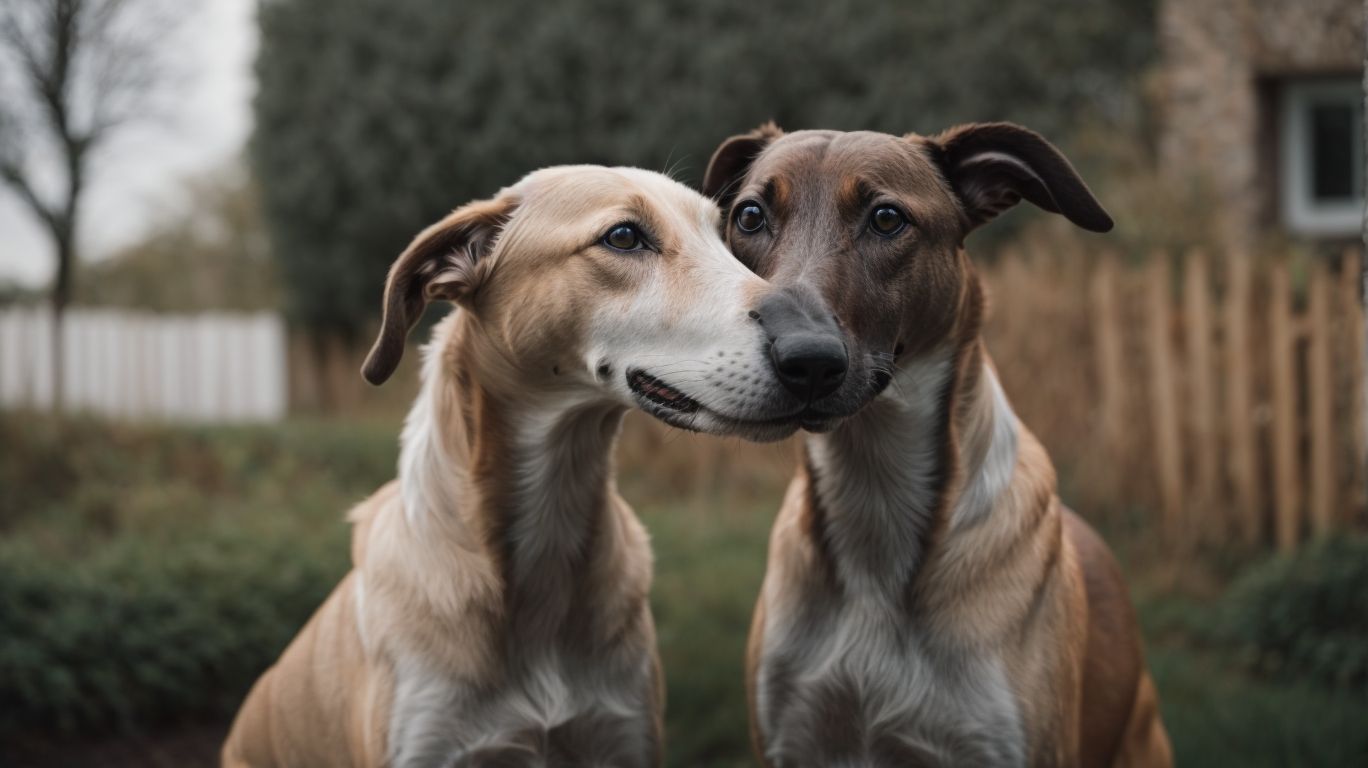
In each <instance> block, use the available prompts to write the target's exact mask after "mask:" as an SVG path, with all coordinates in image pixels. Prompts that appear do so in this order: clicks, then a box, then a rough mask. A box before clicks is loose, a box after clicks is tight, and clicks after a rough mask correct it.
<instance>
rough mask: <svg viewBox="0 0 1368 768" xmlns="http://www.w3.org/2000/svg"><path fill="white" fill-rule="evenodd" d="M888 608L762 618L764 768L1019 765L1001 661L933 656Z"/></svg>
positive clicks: (1019, 741) (1014, 712) (1018, 729)
mask: <svg viewBox="0 0 1368 768" xmlns="http://www.w3.org/2000/svg"><path fill="white" fill-rule="evenodd" d="M890 608H891V606H887V605H881V604H878V601H875V600H866V601H864V602H852V603H850V604H848V605H845V606H844V607H843V608H842V609H841V610H840V611H838V612H836V613H835V614H834V615H832V616H831V617H830V618H829V619H828V620H826V621H822V622H820V623H814V622H810V621H804V622H802V623H801V624H799V623H798V622H785V621H783V620H782V619H780V618H778V617H776V618H775V619H774V620H770V621H767V623H766V627H765V644H764V650H763V655H762V657H761V661H760V669H759V676H758V685H757V689H756V697H757V702H756V704H757V711H758V715H759V720H760V727H761V732H762V734H763V735H764V740H765V745H764V749H765V752H766V755H767V756H768V757H769V758H770V760H771V761H772V763H773V764H774V765H775V766H778V767H779V768H795V766H830V765H842V766H852V768H853V767H854V766H860V767H861V768H875V767H876V766H890V767H891V766H907V765H916V766H942V765H944V766H952V765H994V766H1013V765H1024V764H1025V752H1026V748H1025V737H1024V732H1023V729H1022V726H1021V722H1020V717H1019V713H1018V709H1017V704H1016V700H1015V698H1014V696H1013V693H1012V690H1011V687H1010V685H1009V683H1008V680H1007V677H1006V674H1005V670H1004V668H1003V665H1002V663H1001V662H1000V661H999V660H998V659H996V658H990V657H987V656H980V655H975V654H969V653H965V652H956V653H949V652H946V651H940V650H935V649H933V648H932V646H931V644H930V643H929V642H927V640H926V638H925V637H924V636H919V635H918V633H917V628H916V627H914V626H912V625H911V624H910V622H907V621H906V620H905V619H903V618H902V617H901V616H900V615H899V614H898V613H897V612H896V611H892V610H889V609H890ZM895 616H897V617H898V618H897V619H895V618H894V617H895Z"/></svg>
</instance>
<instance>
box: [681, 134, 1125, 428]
mask: <svg viewBox="0 0 1368 768" xmlns="http://www.w3.org/2000/svg"><path fill="white" fill-rule="evenodd" d="M704 192H705V193H706V194H708V195H710V196H712V197H714V198H715V199H717V200H718V201H719V203H720V204H721V205H722V207H723V209H724V210H725V211H726V212H727V223H726V233H727V242H728V245H730V247H731V249H732V251H733V252H734V253H735V254H736V256H737V258H739V259H740V260H741V261H742V262H743V263H744V264H745V265H746V266H748V267H750V268H751V269H752V270H754V271H755V272H756V274H758V275H760V276H761V277H764V278H766V279H767V280H769V281H770V283H771V284H772V285H774V286H775V288H776V289H778V290H780V291H791V292H797V293H800V294H804V295H807V301H808V302H809V303H815V304H816V305H818V306H820V307H822V308H824V309H819V310H817V311H819V312H820V311H824V310H825V311H828V312H830V313H831V314H833V315H834V316H835V318H836V321H837V322H838V323H839V324H840V328H841V334H842V341H843V343H844V345H845V347H846V349H847V350H848V353H849V366H848V372H847V375H846V376H845V380H844V383H843V384H842V385H841V386H840V387H838V388H836V389H834V390H832V391H831V392H829V393H827V394H826V395H825V396H824V397H822V398H820V399H817V400H815V401H814V402H813V404H812V406H811V408H812V410H813V411H815V416H814V420H820V418H821V417H830V418H833V419H834V418H840V417H843V416H848V415H850V414H852V413H854V412H856V411H858V410H859V409H860V408H861V407H863V406H864V405H865V404H866V403H868V402H869V401H870V400H872V399H873V398H874V397H876V396H877V395H878V394H879V393H880V392H882V391H883V389H884V388H885V387H887V386H888V384H889V382H890V380H891V378H892V375H893V371H894V365H895V361H897V360H900V359H912V358H915V357H917V356H919V355H922V354H925V353H928V352H930V351H932V350H936V349H941V348H943V347H945V346H946V345H947V343H953V342H954V340H955V339H956V338H957V337H964V336H970V335H973V334H977V332H978V314H979V311H980V310H979V307H980V304H981V301H982V299H981V291H980V288H979V286H978V282H977V278H976V277H975V275H974V270H973V267H972V264H971V263H970V262H969V260H968V257H967V256H966V255H965V253H964V249H963V243H964V238H965V236H966V235H968V234H969V233H970V232H971V231H972V230H974V229H975V228H976V227H978V226H980V225H982V224H984V223H986V222H988V221H990V220H992V219H993V218H994V217H995V216H997V215H998V214H999V213H1001V212H1002V211H1004V210H1006V209H1008V208H1010V207H1011V206H1013V205H1015V204H1016V203H1017V202H1019V201H1020V200H1022V199H1025V200H1028V201H1030V202H1032V203H1034V204H1035V205H1037V206H1039V207H1041V208H1043V209H1045V210H1047V211H1051V212H1054V213H1059V214H1062V215H1064V216H1065V217H1067V218H1068V219H1069V220H1070V221H1072V222H1073V223H1075V224H1077V225H1078V226H1080V227H1083V228H1084V229H1088V230H1092V231H1096V232H1104V231H1107V230H1109V229H1110V228H1111V226H1112V221H1111V219H1110V218H1109V217H1108V216H1107V213H1106V211H1104V210H1103V209H1102V207H1101V205H1099V204H1098V202H1097V200H1096V199H1094V197H1093V195H1092V193H1091V192H1090V191H1089V190H1088V188H1087V186H1086V185H1085V184H1084V183H1083V181H1082V180H1081V179H1080V178H1079V177H1078V174H1077V173H1076V172H1075V171H1074V169H1073V167H1072V166H1071V165H1070V164H1069V161H1068V160H1067V159H1065V157H1064V156H1063V155H1062V154H1060V152H1059V150H1057V149H1055V147H1054V146H1052V145H1051V144H1050V143H1049V142H1047V141H1046V140H1045V139H1043V138H1041V137H1040V136H1039V135H1037V134H1036V133H1033V132H1032V131H1029V130H1027V129H1025V128H1022V127H1020V126H1016V125H1012V124H1009V123H991V124H973V125H965V126H961V127H958V128H953V129H951V130H948V131H946V132H944V133H941V134H939V135H937V136H930V137H925V136H918V135H915V134H913V135H909V136H904V137H899V136H891V135H888V134H882V133H871V132H855V133H842V132H837V131H798V132H795V133H791V134H785V133H783V132H782V131H781V130H780V129H778V128H777V127H775V126H774V125H772V124H770V125H765V126H762V127H761V128H759V129H757V130H755V131H752V132H751V133H748V134H743V135H740V136H734V137H732V138H730V139H728V140H726V141H724V142H723V143H722V145H721V146H720V147H719V148H718V149H717V151H716V152H715V153H714V155H713V158H712V161H711V163H710V164H709V167H708V171H707V175H706V177H705V180H704Z"/></svg>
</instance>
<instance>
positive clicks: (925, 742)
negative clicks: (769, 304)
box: [705, 124, 1172, 768]
mask: <svg viewBox="0 0 1368 768" xmlns="http://www.w3.org/2000/svg"><path fill="white" fill-rule="evenodd" d="M776 189H783V190H784V191H785V194H784V195H783V196H782V198H781V197H780V196H777V195H775V194H774V190H776ZM705 191H707V192H709V193H710V194H714V195H716V196H717V197H719V199H720V200H721V201H722V202H723V203H724V204H725V205H728V206H731V207H732V209H733V211H736V210H739V209H740V206H742V205H748V206H760V207H761V209H762V210H763V211H764V212H765V214H766V219H767V223H768V226H767V227H766V228H763V229H761V230H758V231H755V232H754V233H750V232H744V231H741V230H739V229H738V228H737V227H736V226H735V224H734V222H733V225H732V226H731V227H730V228H729V232H728V241H729V245H730V246H731V247H732V249H733V251H734V252H735V253H736V254H737V256H738V258H740V259H741V260H742V261H743V262H744V263H746V264H747V265H749V266H751V267H752V268H753V269H755V270H756V272H757V273H758V274H760V275H761V276H762V277H765V278H766V279H768V280H770V281H771V282H772V283H773V284H774V285H775V286H776V288H780V289H784V288H791V287H793V286H803V287H806V288H808V289H810V290H813V291H815V292H816V293H817V294H819V295H820V296H821V297H822V300H823V301H824V302H825V303H826V306H827V307H828V308H829V311H830V312H832V313H833V314H834V315H835V316H836V317H838V318H839V319H840V321H841V322H842V325H843V327H844V328H845V329H846V338H845V342H846V344H847V347H848V348H849V349H850V357H851V366H850V371H849V372H848V373H847V382H846V386H845V387H844V388H843V390H844V391H838V392H837V393H836V394H834V395H832V396H830V397H829V398H827V400H825V401H818V402H815V403H813V404H811V405H810V408H811V409H812V410H814V411H816V412H822V411H827V412H836V413H839V412H841V411H852V410H853V411H854V414H853V415H850V416H848V417H847V418H845V419H844V421H841V422H839V424H838V425H835V426H834V427H833V428H831V430H830V432H829V434H818V435H813V436H810V437H809V438H808V439H807V450H806V452H805V459H804V462H803V464H802V465H801V466H800V467H799V470H798V473H797V475H796V477H795V478H794V480H793V482H792V484H791V485H790V487H789V491H788V494H787V495H786V497H785V500H784V504H783V506H782V508H781V509H780V511H779V515H778V518H777V519H776V521H775V525H774V529H773V532H772V534H771V540H770V548H769V561H768V569H767V573H766V576H765V581H764V585H763V587H762V591H761V594H760V597H759V600H758V602H757V606H756V609H755V616H754V620H753V623H752V628H751V636H750V640H749V643H748V646H747V659H746V670H747V691H748V695H749V697H750V702H749V704H750V713H751V723H752V738H753V741H754V743H755V747H756V751H757V754H758V755H759V757H760V759H761V760H762V761H763V762H765V763H766V764H767V765H776V766H778V765H782V766H783V768H794V766H818V765H830V764H835V763H841V764H850V765H861V766H892V765H968V764H974V765H978V764H984V765H988V764H991V765H1013V764H1021V765H1032V766H1087V767H1088V768H1092V767H1093V766H1098V767H1100V766H1135V767H1136V768H1162V767H1163V766H1168V765H1171V763H1172V758H1171V754H1170V750H1169V745H1168V738H1167V735H1166V734H1165V732H1164V728H1163V725H1162V723H1161V721H1160V719H1159V712H1158V698H1157V694H1156V692H1155V689H1154V685H1153V682H1152V681H1151V679H1150V677H1149V675H1148V674H1147V673H1146V671H1145V666H1144V658H1143V651H1142V649H1141V644H1140V637H1139V632H1138V628H1137V626H1136V622H1135V617H1134V612H1133V609H1132V608H1131V604H1130V601H1129V598H1128V596H1127V592H1126V586H1125V583H1124V581H1123V580H1122V578H1121V574H1120V571H1119V569H1118V568H1117V566H1116V563H1115V561H1114V559H1113V558H1112V556H1111V553H1110V552H1109V551H1108V550H1107V548H1106V545H1105V544H1104V543H1103V542H1102V541H1101V539H1099V538H1098V537H1097V535H1096V534H1095V533H1094V532H1093V531H1092V530H1091V529H1090V528H1088V527H1087V525H1086V524H1085V523H1084V522H1082V520H1080V519H1079V518H1078V517H1077V516H1075V515H1074V514H1073V513H1072V512H1069V511H1068V510H1066V509H1064V508H1063V506H1062V505H1061V503H1060V501H1059V499H1058V497H1057V495H1056V485H1055V471H1054V467H1053V466H1052V464H1051V462H1050V459H1049V457H1048V455H1047V454H1046V452H1045V450H1044V448H1043V447H1042V446H1041V445H1040V444H1039V442H1038V441H1037V440H1036V439H1035V437H1034V436H1033V435H1031V433H1030V432H1029V430H1027V429H1026V427H1025V426H1024V425H1022V424H1020V423H1019V422H1018V421H1017V420H1016V417H1015V415H1014V414H1012V412H1011V410H1010V406H1009V404H1008V403H1007V401H1006V399H1005V396H1003V395H1002V393H1001V389H1000V385H999V384H998V383H997V380H996V374H995V372H994V370H993V367H992V364H991V361H990V360H989V358H988V355H987V352H986V351H985V350H984V349H983V344H982V341H981V339H980V335H979V333H980V327H981V324H982V316H983V313H984V297H983V291H982V289H981V287H980V285H979V282H978V278H977V276H976V275H975V273H974V269H973V265H972V263H971V262H970V260H969V259H968V257H967V255H966V254H965V252H964V250H963V247H962V246H963V238H964V236H965V234H967V232H968V231H969V230H971V229H972V228H973V227H975V226H978V225H979V224H982V223H984V222H985V221H988V220H990V219H991V218H993V217H994V216H996V215H997V214H998V213H1000V212H1001V211H1002V210H1004V209H1005V208H1007V207H1010V206H1011V205H1013V204H1015V203H1016V202H1017V201H1018V200H1021V199H1029V200H1030V201H1031V202H1034V203H1036V204H1037V205H1040V206H1041V207H1044V208H1046V209H1048V210H1052V211H1055V212H1059V213H1062V214H1063V215H1065V216H1067V217H1069V218H1070V220H1072V221H1074V222H1075V223H1078V224H1079V225H1080V226H1084V227H1086V228H1088V229H1093V230H1099V231H1100V230H1105V229H1107V228H1109V227H1110V226H1111V221H1110V218H1109V217H1108V216H1107V214H1106V213H1105V211H1103V210H1102V209H1101V207H1100V205H1098V204H1097V202H1096V201H1095V200H1094V199H1093V198H1092V196H1091V193H1090V192H1089V191H1088V190H1087V188H1086V186H1085V185H1084V184H1083V183H1082V181H1081V180H1080V179H1078V177H1077V175H1076V174H1075V172H1074V171H1073V169H1072V168H1071V167H1070V166H1069V164H1068V161H1067V160H1065V159H1064V158H1063V156H1062V155H1060V154H1059V153H1058V151H1057V150H1055V149H1054V148H1053V147H1051V146H1050V145H1049V144H1048V143H1047V142H1045V141H1044V140H1043V139H1041V138H1040V137H1039V136H1036V135H1035V134H1033V133H1031V132H1029V131H1026V130H1024V129H1020V128H1019V127H1016V126H1009V125H1005V124H990V125H970V126H962V127H960V128H956V129H953V130H951V131H947V132H946V133H944V134H941V135H940V136H935V137H929V138H927V137H921V136H916V135H912V136H907V137H895V136H888V135H886V134H876V133H838V132H834V131H800V132H797V133H793V134H783V133H782V132H781V131H780V130H779V129H777V128H776V127H774V126H773V125H767V126H763V127H762V128H761V129H759V130H757V131H755V132H752V133H751V134H746V135H742V136H737V137H733V138H732V139H730V140H728V141H727V142H724V143H723V145H722V146H721V147H719V149H718V151H717V153H716V154H715V155H714V156H713V160H712V163H711V165H710V168H709V170H708V173H707V178H706V181H705ZM877 205H893V206H896V207H897V208H898V209H899V210H900V211H902V212H903V213H904V215H905V219H906V221H907V222H908V224H907V226H906V227H905V229H904V230H903V231H900V232H898V233H897V234H896V235H894V236H889V237H880V236H878V235H877V234H876V233H873V232H872V231H868V230H867V229H866V227H867V226H868V225H867V223H866V222H867V221H868V220H869V219H868V217H869V216H870V212H871V211H872V210H873V209H874V206H877ZM862 367H863V368H864V369H866V370H867V371H870V372H872V373H864V372H862V370H861V368H862ZM879 371H888V372H889V373H890V374H891V384H890V383H888V382H887V381H885V385H887V388H886V389H884V388H883V385H881V384H880V383H879V379H878V377H877V376H876V375H874V374H875V373H877V372H879ZM862 373H863V375H862ZM852 403H853V404H854V405H852ZM861 408H862V409H861ZM863 606H868V607H863ZM999 681H1000V682H1001V683H1003V684H1005V688H1006V690H1001V689H999V688H998V687H997V686H998V685H999ZM899 686H901V687H899ZM767 729H768V730H767Z"/></svg>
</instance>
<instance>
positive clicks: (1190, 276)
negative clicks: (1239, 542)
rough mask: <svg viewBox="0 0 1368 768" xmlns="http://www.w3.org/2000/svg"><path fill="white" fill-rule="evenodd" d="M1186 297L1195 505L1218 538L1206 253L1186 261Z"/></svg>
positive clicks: (1220, 521) (1203, 525)
mask: <svg viewBox="0 0 1368 768" xmlns="http://www.w3.org/2000/svg"><path fill="white" fill-rule="evenodd" d="M1183 269H1184V273H1183V302H1184V304H1185V311H1184V315H1185V316H1186V317H1185V319H1186V321H1187V322H1186V325H1187V339H1186V341H1187V350H1186V351H1187V367H1188V398H1189V399H1188V415H1189V417H1190V418H1189V422H1188V423H1189V424H1190V425H1191V428H1192V443H1193V444H1192V449H1193V450H1192V457H1193V464H1194V470H1195V472H1194V474H1195V477H1194V482H1193V495H1192V508H1194V509H1199V510H1201V514H1202V515H1204V518H1203V519H1202V520H1200V521H1193V522H1196V523H1197V528H1198V530H1197V531H1196V532H1197V533H1200V534H1202V535H1204V536H1209V537H1211V538H1213V539H1214V540H1218V541H1219V540H1220V536H1221V535H1223V534H1224V533H1225V531H1226V528H1227V527H1228V523H1227V519H1226V510H1225V509H1223V508H1222V505H1220V504H1218V503H1217V498H1216V460H1217V455H1218V454H1217V448H1216V406H1215V397H1214V396H1213V395H1212V383H1211V312H1210V302H1211V291H1210V286H1209V284H1208V280H1207V257H1206V254H1205V253H1204V252H1202V251H1200V250H1195V249H1194V250H1192V251H1190V252H1188V254H1187V258H1186V260H1185V263H1184V265H1183Z"/></svg>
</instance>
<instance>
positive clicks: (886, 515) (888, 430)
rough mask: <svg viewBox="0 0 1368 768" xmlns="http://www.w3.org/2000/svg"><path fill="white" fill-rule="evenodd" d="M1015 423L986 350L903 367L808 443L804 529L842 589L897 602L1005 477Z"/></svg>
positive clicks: (956, 348) (952, 349)
mask: <svg viewBox="0 0 1368 768" xmlns="http://www.w3.org/2000/svg"><path fill="white" fill-rule="evenodd" d="M1017 445H1018V423H1017V419H1016V416H1015V414H1014V413H1013V412H1012V409H1011V406H1010V405H1008V403H1007V399H1006V397H1005V396H1004V395H1003V392H1002V387H1001V386H1000V384H999V383H998V380H997V376H996V373H995V372H994V370H993V367H992V364H991V363H990V362H989V361H988V357H987V354H986V353H985V352H984V350H983V344H982V341H981V340H980V339H979V337H978V336H977V334H973V335H972V336H971V337H970V338H969V339H968V341H967V342H965V343H962V344H959V345H951V346H947V347H943V348H941V349H938V350H933V351H930V352H927V353H924V354H923V355H921V356H920V357H918V358H915V359H912V360H908V361H907V362H905V363H903V364H901V365H900V366H899V368H898V371H897V373H896V374H895V376H894V379H893V382H892V383H891V384H890V386H889V388H888V389H887V390H886V391H885V392H884V393H883V394H882V395H881V396H880V397H879V398H877V399H876V400H875V402H873V403H871V404H870V405H869V406H867V407H866V408H865V409H864V410H863V411H861V412H860V413H859V414H857V415H855V416H854V417H852V418H850V419H849V420H847V421H846V422H845V423H844V424H843V425H842V426H840V427H838V428H837V429H836V430H834V431H833V432H831V433H830V434H826V435H813V436H810V437H809V438H808V440H807V453H806V457H807V472H808V475H809V477H810V478H811V485H810V488H811V489H812V492H811V494H810V497H809V499H808V507H809V514H810V523H811V530H812V531H813V535H814V537H816V540H817V542H818V544H819V551H823V552H825V553H826V555H827V558H828V560H829V562H830V564H831V567H832V568H833V569H834V575H835V576H836V578H837V579H838V581H839V582H840V583H841V584H843V585H846V586H847V587H848V588H850V589H853V590H860V591H862V592H865V591H877V592H884V591H889V592H893V593H898V594H901V593H903V591H904V590H905V589H906V587H907V586H908V585H909V584H910V583H911V582H912V581H913V580H914V579H915V578H917V576H918V573H919V570H920V569H921V568H922V566H923V565H924V564H925V563H926V562H928V561H929V560H930V559H932V558H933V557H934V555H935V550H936V549H937V548H938V547H943V546H944V545H945V543H946V542H947V540H949V539H950V538H952V537H954V536H955V535H956V534H957V533H959V532H961V531H964V530H967V529H969V528H972V527H974V526H976V525H978V524H979V523H981V522H983V521H984V520H985V519H987V518H988V517H989V516H990V515H991V514H992V510H993V509H994V507H995V505H996V504H997V501H998V499H999V497H1000V496H1001V495H1002V494H1003V493H1004V492H1005V491H1006V489H1007V486H1008V485H1009V484H1010V482H1011V480H1012V476H1013V471H1014V467H1015V464H1016V458H1017Z"/></svg>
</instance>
